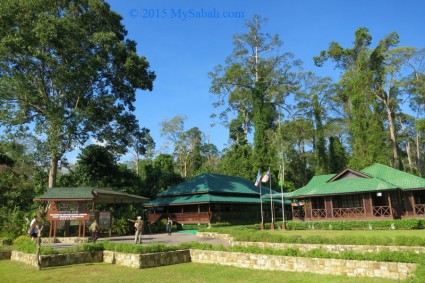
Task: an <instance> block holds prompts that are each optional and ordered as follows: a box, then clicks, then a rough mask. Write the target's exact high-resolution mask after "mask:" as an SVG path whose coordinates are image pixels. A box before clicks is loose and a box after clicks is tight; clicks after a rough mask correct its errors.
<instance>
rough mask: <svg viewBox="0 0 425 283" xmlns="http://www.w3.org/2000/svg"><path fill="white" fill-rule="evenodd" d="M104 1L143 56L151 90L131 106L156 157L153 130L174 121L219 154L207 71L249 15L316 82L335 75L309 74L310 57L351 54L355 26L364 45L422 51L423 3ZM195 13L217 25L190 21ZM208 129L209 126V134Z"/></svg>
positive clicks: (223, 133) (219, 133) (223, 140)
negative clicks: (394, 39) (331, 48)
mask: <svg viewBox="0 0 425 283" xmlns="http://www.w3.org/2000/svg"><path fill="white" fill-rule="evenodd" d="M107 2H108V3H109V4H110V5H111V7H112V9H113V10H114V11H116V12H118V13H120V14H121V15H122V16H123V18H124V19H123V24H124V25H125V27H126V29H127V30H128V38H130V39H133V40H135V41H136V42H137V43H138V53H139V54H140V55H144V56H146V57H147V59H148V61H149V62H150V65H151V69H152V70H153V71H155V72H156V74H157V79H156V80H155V82H154V90H153V91H152V92H140V93H138V97H137V103H136V115H137V117H138V119H139V121H140V125H141V126H142V127H147V128H149V129H150V130H151V134H152V136H153V138H154V140H155V142H156V144H157V148H156V149H157V150H161V147H162V145H163V144H164V139H163V138H161V136H160V123H161V122H162V121H164V120H169V119H171V118H172V117H174V116H176V115H185V116H186V117H187V120H186V122H185V129H186V130H188V129H190V128H191V127H198V128H199V129H200V130H201V131H202V132H204V133H205V134H208V132H209V131H210V141H211V143H213V144H215V145H216V146H217V147H218V148H219V149H220V150H221V149H223V148H224V147H225V145H226V144H227V138H228V131H227V129H225V128H224V127H222V126H221V125H220V124H219V123H217V122H218V121H213V120H211V119H210V118H209V117H210V115H211V114H212V113H214V112H215V109H214V108H213V106H212V103H213V102H214V101H215V98H214V96H213V95H212V94H210V93H209V87H210V84H211V81H210V79H209V78H208V72H210V71H212V70H213V68H214V66H216V65H218V64H223V63H224V61H225V58H226V57H227V56H229V55H230V54H231V52H232V48H233V39H232V36H233V35H234V34H235V33H244V32H246V28H245V22H246V20H250V19H252V17H253V16H254V15H260V16H262V17H264V18H267V19H268V22H267V25H266V26H265V29H264V31H267V32H269V33H270V34H279V36H280V39H281V40H282V41H283V43H284V44H283V46H282V48H281V51H282V52H292V53H294V55H295V57H296V58H298V59H301V60H302V61H303V62H304V64H303V66H304V70H311V71H313V72H314V73H316V75H319V76H333V77H336V76H337V73H336V72H335V71H334V70H333V65H332V64H328V65H326V66H325V67H323V68H318V67H315V66H314V64H313V57H314V56H317V55H318V54H319V53H320V51H322V50H325V49H327V47H328V45H329V43H330V42H331V41H336V42H338V43H340V44H341V45H342V46H343V47H351V46H352V41H353V39H354V31H355V30H356V29H358V28H359V27H367V28H368V29H369V31H370V33H371V35H372V36H373V39H374V40H373V42H372V45H376V44H377V42H378V41H379V40H380V39H382V38H384V37H385V36H386V35H387V34H388V33H390V32H393V31H395V32H397V33H398V34H399V36H400V44H399V46H414V47H417V48H420V49H421V48H424V47H425V36H424V31H425V17H424V16H423V15H424V11H425V1H421V0H405V1H395V0H387V1H384V0H368V1H366V0H357V1H348V0H345V1H344V0H338V1H335V0H329V1H326V0H322V1H320V0H317V1H314V0H308V1H302V0H300V1H287V0H282V1H277V0H265V1H248V0H245V1H240V0H228V1H223V0H218V1H209V0H208V1H207V0H195V1H184V0H124V1H123V0H107ZM202 11H203V12H204V14H205V13H206V14H207V13H215V15H219V16H220V18H211V17H208V16H204V17H197V18H195V17H191V16H193V13H195V14H196V15H199V13H202ZM185 15H186V16H187V17H186V18H185V17H184V16H185ZM225 16H227V17H226V18H224V17H225ZM232 16H233V17H232ZM213 123H216V125H215V126H214V127H210V125H211V124H213ZM162 152H165V151H164V150H162Z"/></svg>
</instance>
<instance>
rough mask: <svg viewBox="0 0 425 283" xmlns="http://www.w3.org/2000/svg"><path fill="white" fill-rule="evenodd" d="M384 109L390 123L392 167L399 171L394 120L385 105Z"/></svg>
mask: <svg viewBox="0 0 425 283" xmlns="http://www.w3.org/2000/svg"><path fill="white" fill-rule="evenodd" d="M386 108H387V115H388V122H389V123H390V138H391V142H392V148H393V159H394V160H393V161H394V165H393V167H394V168H395V169H400V159H399V156H398V146H397V138H396V134H395V126H394V119H393V115H392V111H391V109H390V108H389V106H388V105H386Z"/></svg>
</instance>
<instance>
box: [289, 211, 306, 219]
mask: <svg viewBox="0 0 425 283" xmlns="http://www.w3.org/2000/svg"><path fill="white" fill-rule="evenodd" d="M304 216H305V213H304V209H300V210H298V209H294V211H293V214H292V218H293V219H295V218H300V219H302V218H304Z"/></svg>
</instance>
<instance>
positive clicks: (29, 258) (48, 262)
mask: <svg viewBox="0 0 425 283" xmlns="http://www.w3.org/2000/svg"><path fill="white" fill-rule="evenodd" d="M10 259H11V260H14V261H19V262H22V263H25V264H28V265H32V266H37V257H36V255H35V254H27V253H23V252H18V251H12V254H11V257H10ZM102 261H103V252H101V251H98V252H77V253H66V254H57V255H42V256H41V257H40V266H41V267H42V268H45V267H53V266H63V265H70V264H80V263H92V262H102Z"/></svg>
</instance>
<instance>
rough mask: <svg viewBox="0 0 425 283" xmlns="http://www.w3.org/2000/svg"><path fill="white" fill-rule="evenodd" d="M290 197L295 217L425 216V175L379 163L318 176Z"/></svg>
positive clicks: (334, 218) (397, 217)
mask: <svg viewBox="0 0 425 283" xmlns="http://www.w3.org/2000/svg"><path fill="white" fill-rule="evenodd" d="M289 197H290V198H291V199H292V204H291V207H292V218H293V219H292V220H295V221H297V220H298V221H303V220H306V221H320V220H326V221H329V220H343V219H351V220H367V219H401V218H418V217H425V179H423V178H420V177H417V176H415V175H412V174H409V173H406V172H403V171H400V170H396V169H394V168H391V167H388V166H385V165H382V164H378V163H377V164H374V165H372V166H370V167H367V168H365V169H363V170H361V171H356V170H352V169H346V170H344V171H342V172H340V173H339V174H330V175H321V176H315V177H313V178H312V179H311V180H310V182H309V183H308V184H307V185H306V186H304V187H302V188H300V189H298V190H296V191H294V192H292V193H291V194H290V196H289Z"/></svg>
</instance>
